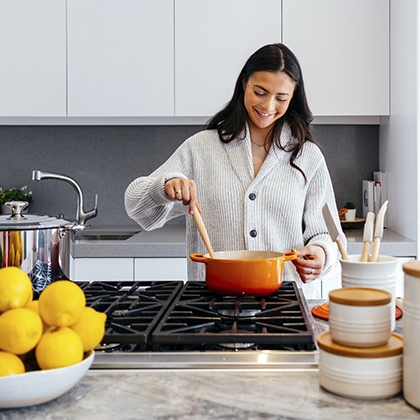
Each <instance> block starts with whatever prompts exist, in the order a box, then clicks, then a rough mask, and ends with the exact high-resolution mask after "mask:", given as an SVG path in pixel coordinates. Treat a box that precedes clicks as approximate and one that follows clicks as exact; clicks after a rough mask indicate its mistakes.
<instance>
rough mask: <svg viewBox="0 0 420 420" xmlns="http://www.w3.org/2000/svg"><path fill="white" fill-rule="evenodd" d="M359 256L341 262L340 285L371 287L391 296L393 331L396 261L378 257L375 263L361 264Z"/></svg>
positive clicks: (382, 256)
mask: <svg viewBox="0 0 420 420" xmlns="http://www.w3.org/2000/svg"><path fill="white" fill-rule="evenodd" d="M360 258H361V255H349V260H348V261H345V260H341V259H340V264H341V284H342V286H343V287H372V288H374V289H381V290H386V291H388V292H389V293H391V295H392V302H393V304H392V305H391V309H390V317H391V330H392V331H394V329H395V278H396V268H397V263H398V260H397V259H396V258H395V257H390V256H386V255H379V257H378V261H377V262H361V261H360Z"/></svg>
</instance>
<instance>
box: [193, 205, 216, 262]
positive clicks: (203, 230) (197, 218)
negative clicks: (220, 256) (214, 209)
mask: <svg viewBox="0 0 420 420" xmlns="http://www.w3.org/2000/svg"><path fill="white" fill-rule="evenodd" d="M193 217H194V221H195V224H196V225H197V228H198V231H199V232H200V235H201V238H202V239H203V242H204V245H205V246H206V248H207V251H208V253H209V255H210V257H211V258H215V255H214V251H213V247H212V246H211V242H210V238H209V235H208V233H207V229H206V227H205V226H204V222H203V219H202V218H201V214H200V210H199V209H198V207H197V206H196V207H195V210H194V213H193Z"/></svg>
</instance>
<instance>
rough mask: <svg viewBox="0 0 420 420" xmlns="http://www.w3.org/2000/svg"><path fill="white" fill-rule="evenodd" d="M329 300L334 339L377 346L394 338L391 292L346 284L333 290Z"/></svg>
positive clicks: (341, 342) (358, 345) (338, 341)
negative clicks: (346, 285)
mask: <svg viewBox="0 0 420 420" xmlns="http://www.w3.org/2000/svg"><path fill="white" fill-rule="evenodd" d="M329 300H330V304H329V306H330V308H329V320H328V321H329V327H330V333H331V338H332V340H333V341H334V342H336V343H339V344H342V345H344V346H350V347H377V346H382V345H384V344H386V343H387V342H388V340H389V339H390V338H391V318H390V316H389V312H390V307H391V301H392V295H391V293H389V292H387V291H386V290H379V289H372V288H363V287H344V288H342V289H336V290H332V291H331V292H330V293H329Z"/></svg>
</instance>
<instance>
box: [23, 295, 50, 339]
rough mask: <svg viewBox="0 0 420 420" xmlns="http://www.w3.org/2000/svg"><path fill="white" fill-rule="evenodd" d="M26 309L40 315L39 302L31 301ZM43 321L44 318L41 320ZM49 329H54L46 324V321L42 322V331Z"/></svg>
mask: <svg viewBox="0 0 420 420" xmlns="http://www.w3.org/2000/svg"><path fill="white" fill-rule="evenodd" d="M25 308H28V309H30V310H31V311H34V312H36V313H37V314H38V315H39V300H31V301H30V302H29V303H28V304H27V305H26V306H25ZM41 319H42V318H41ZM49 328H54V327H52V326H51V325H48V324H46V323H45V322H44V320H42V331H43V332H44V331H46V330H48V329H49Z"/></svg>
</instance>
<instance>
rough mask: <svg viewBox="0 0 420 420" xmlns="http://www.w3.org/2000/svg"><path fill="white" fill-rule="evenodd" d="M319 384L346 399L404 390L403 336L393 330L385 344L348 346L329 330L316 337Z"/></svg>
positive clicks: (367, 398) (365, 398)
mask: <svg viewBox="0 0 420 420" xmlns="http://www.w3.org/2000/svg"><path fill="white" fill-rule="evenodd" d="M317 344H318V348H319V384H320V386H321V387H323V388H324V389H326V390H327V391H329V392H331V393H333V394H336V395H340V396H342V397H347V398H356V399H364V400H374V399H382V398H389V397H392V396H394V395H396V394H398V393H399V392H401V390H402V349H403V342H402V337H401V336H400V335H398V334H395V333H393V334H392V337H391V338H390V340H389V341H388V343H387V344H386V345H385V346H379V347H370V348H354V347H346V346H342V345H340V344H337V343H334V342H333V341H332V339H331V335H330V333H329V332H323V333H321V334H320V335H319V336H318V337H317Z"/></svg>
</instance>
